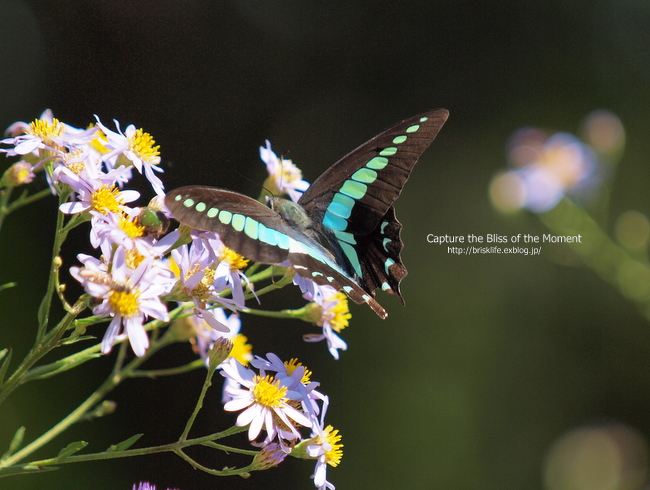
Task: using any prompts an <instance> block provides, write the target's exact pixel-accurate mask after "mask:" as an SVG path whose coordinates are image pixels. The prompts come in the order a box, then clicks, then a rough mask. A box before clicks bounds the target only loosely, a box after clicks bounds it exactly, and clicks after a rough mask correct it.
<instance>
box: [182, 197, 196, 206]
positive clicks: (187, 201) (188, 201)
mask: <svg viewBox="0 0 650 490" xmlns="http://www.w3.org/2000/svg"><path fill="white" fill-rule="evenodd" d="M183 206H185V207H186V208H191V207H193V206H194V199H192V198H190V197H188V198H187V199H185V200H184V201H183Z"/></svg>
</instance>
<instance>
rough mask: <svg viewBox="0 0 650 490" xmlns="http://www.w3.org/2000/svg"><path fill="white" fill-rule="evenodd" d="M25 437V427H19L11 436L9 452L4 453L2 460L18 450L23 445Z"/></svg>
mask: <svg viewBox="0 0 650 490" xmlns="http://www.w3.org/2000/svg"><path fill="white" fill-rule="evenodd" d="M24 437H25V427H24V426H23V427H19V428H18V430H17V431H16V433H15V434H14V436H13V437H12V438H11V442H10V443H9V449H7V452H6V453H4V454H3V455H2V458H0V460H5V459H7V458H8V457H10V456H11V455H12V454H14V453H15V452H16V450H17V449H18V448H19V447H20V446H21V445H22V443H23V438H24Z"/></svg>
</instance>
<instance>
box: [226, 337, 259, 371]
mask: <svg viewBox="0 0 650 490" xmlns="http://www.w3.org/2000/svg"><path fill="white" fill-rule="evenodd" d="M231 342H232V350H231V351H230V357H234V358H235V359H237V360H238V361H239V363H240V364H242V365H244V366H248V363H249V362H250V361H251V360H252V359H253V354H252V352H253V346H252V345H250V344H248V343H247V342H248V338H247V337H246V336H245V335H242V334H240V333H238V334H237V335H236V336H235V338H234V339H232V340H231Z"/></svg>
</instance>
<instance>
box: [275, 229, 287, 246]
mask: <svg viewBox="0 0 650 490" xmlns="http://www.w3.org/2000/svg"><path fill="white" fill-rule="evenodd" d="M275 233H276V234H277V236H278V247H280V248H282V249H284V250H289V247H290V246H291V240H290V239H289V237H288V236H287V235H285V234H284V233H280V232H279V231H276V232H275Z"/></svg>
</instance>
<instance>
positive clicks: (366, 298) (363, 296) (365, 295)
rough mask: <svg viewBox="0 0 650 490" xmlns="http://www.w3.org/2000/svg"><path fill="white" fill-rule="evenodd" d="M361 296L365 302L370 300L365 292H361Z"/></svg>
mask: <svg viewBox="0 0 650 490" xmlns="http://www.w3.org/2000/svg"><path fill="white" fill-rule="evenodd" d="M361 297H362V298H363V300H364V301H365V302H366V303H367V302H368V301H370V296H368V295H367V294H363V295H362V296H361Z"/></svg>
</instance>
